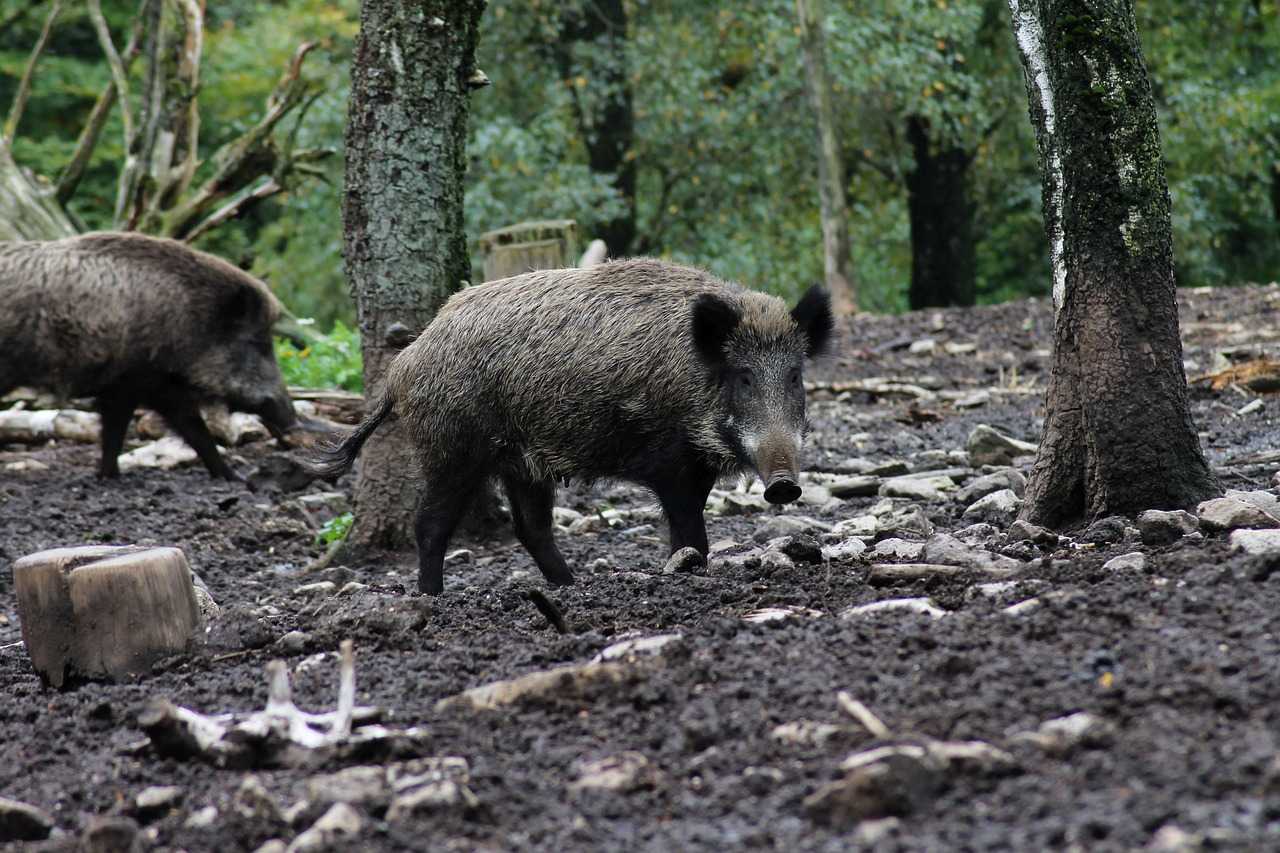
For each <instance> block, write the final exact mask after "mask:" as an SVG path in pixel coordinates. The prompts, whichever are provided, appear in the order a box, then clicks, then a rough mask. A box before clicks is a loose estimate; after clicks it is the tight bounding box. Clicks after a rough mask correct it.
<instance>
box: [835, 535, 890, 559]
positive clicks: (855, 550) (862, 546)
mask: <svg viewBox="0 0 1280 853" xmlns="http://www.w3.org/2000/svg"><path fill="white" fill-rule="evenodd" d="M897 541H899V542H901V541H902V540H901V539H899V540H897ZM866 551H867V543H865V542H863V541H862V540H861V539H859V538H857V537H856V536H855V537H850V538H849V539H845V540H844V541H842V542H837V543H836V544H834V545H823V546H822V559H824V560H849V559H853V558H854V557H861V556H862V555H863V554H864V553H866Z"/></svg>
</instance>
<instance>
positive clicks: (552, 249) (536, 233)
mask: <svg viewBox="0 0 1280 853" xmlns="http://www.w3.org/2000/svg"><path fill="white" fill-rule="evenodd" d="M577 231H578V226H577V224H576V223H575V222H574V221H573V220H572V219H551V220H547V221H545V222H521V223H519V224H518V225H509V226H507V227H506V228H499V229H498V230H497V231H489V232H488V233H485V234H481V235H480V249H481V251H483V252H484V280H485V281H495V280H497V279H500V278H510V277H511V276H513V275H520V274H521V273H526V272H530V271H532V270H554V269H560V268H562V267H566V266H568V265H569V264H571V263H572V261H570V260H569V259H570V258H573V257H576V256H577V254H578V250H577V244H578V240H577Z"/></svg>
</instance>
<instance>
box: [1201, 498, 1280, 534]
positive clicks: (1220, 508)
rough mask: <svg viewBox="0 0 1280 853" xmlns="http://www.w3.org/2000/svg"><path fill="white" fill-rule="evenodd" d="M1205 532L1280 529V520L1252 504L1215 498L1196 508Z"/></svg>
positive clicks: (1233, 499)
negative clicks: (1240, 529)
mask: <svg viewBox="0 0 1280 853" xmlns="http://www.w3.org/2000/svg"><path fill="white" fill-rule="evenodd" d="M1196 515H1197V516H1199V517H1200V524H1201V525H1202V526H1203V527H1204V529H1205V530H1210V531H1213V530H1237V529H1239V528H1251V529H1265V528H1271V527H1280V519H1277V518H1275V517H1274V516H1272V515H1270V514H1269V513H1267V512H1265V511H1263V510H1262V509H1260V508H1258V507H1257V506H1256V505H1254V504H1252V503H1248V502H1246V501H1242V500H1239V499H1237V498H1214V499H1212V500H1207V501H1203V502H1202V503H1201V504H1200V505H1199V506H1197V507H1196Z"/></svg>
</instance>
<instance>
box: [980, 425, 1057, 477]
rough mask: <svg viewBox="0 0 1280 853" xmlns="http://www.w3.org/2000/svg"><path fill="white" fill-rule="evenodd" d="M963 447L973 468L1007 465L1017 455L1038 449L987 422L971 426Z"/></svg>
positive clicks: (1030, 452)
mask: <svg viewBox="0 0 1280 853" xmlns="http://www.w3.org/2000/svg"><path fill="white" fill-rule="evenodd" d="M965 448H966V450H968V451H969V464H970V465H971V466H972V467H974V468H981V467H982V466H983V465H1008V464H1009V463H1010V462H1012V461H1013V460H1014V459H1016V458H1018V457H1019V456H1026V455H1028V454H1032V453H1035V452H1036V451H1037V450H1038V449H1039V448H1038V447H1037V446H1036V445H1034V444H1031V443H1030V442H1026V441H1019V440H1018V439H1016V438H1013V437H1011V436H1007V435H1004V434H1002V433H1000V432H998V431H997V430H996V429H995V428H993V427H991V426H988V425H987V424H978V425H977V426H976V427H974V428H973V431H972V432H970V433H969V440H968V441H967V442H966V444H965Z"/></svg>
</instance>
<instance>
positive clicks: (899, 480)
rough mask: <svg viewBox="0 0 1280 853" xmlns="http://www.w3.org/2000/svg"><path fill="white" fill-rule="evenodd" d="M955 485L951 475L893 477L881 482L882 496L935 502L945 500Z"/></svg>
mask: <svg viewBox="0 0 1280 853" xmlns="http://www.w3.org/2000/svg"><path fill="white" fill-rule="evenodd" d="M955 487H956V484H955V481H954V480H952V479H951V478H950V477H892V478H890V479H888V480H885V481H884V482H883V483H881V484H880V496H881V497H886V498H907V499H909V500H916V501H925V502H930V503H933V502H937V501H945V500H946V499H947V496H946V494H945V493H946V492H948V491H951V490H952V489H954V488H955Z"/></svg>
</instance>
